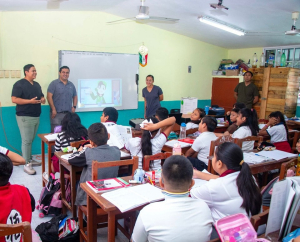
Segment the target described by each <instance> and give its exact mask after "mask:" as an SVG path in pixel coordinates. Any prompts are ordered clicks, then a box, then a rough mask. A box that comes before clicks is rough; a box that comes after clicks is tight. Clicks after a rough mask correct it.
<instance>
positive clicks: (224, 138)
mask: <svg viewBox="0 0 300 242" xmlns="http://www.w3.org/2000/svg"><path fill="white" fill-rule="evenodd" d="M225 142H231V143H236V139H234V138H232V137H231V136H229V135H227V136H221V137H219V138H217V139H216V140H212V141H211V142H210V150H209V159H208V166H207V170H208V172H210V173H212V174H216V172H215V171H214V170H213V168H212V159H211V157H212V156H213V155H214V153H215V149H216V147H217V146H218V145H220V144H223V143H225ZM238 145H239V144H238ZM239 146H240V147H242V146H241V145H239Z"/></svg>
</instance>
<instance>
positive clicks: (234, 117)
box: [226, 108, 240, 134]
mask: <svg viewBox="0 0 300 242" xmlns="http://www.w3.org/2000/svg"><path fill="white" fill-rule="evenodd" d="M239 111H240V110H239V109H238V108H234V109H232V110H231V112H230V121H231V125H229V127H228V128H227V130H226V131H228V133H229V134H233V133H234V132H235V131H236V130H237V129H238V126H237V124H236V120H237V116H238V114H239Z"/></svg>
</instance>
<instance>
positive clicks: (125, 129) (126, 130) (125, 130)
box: [118, 125, 132, 144]
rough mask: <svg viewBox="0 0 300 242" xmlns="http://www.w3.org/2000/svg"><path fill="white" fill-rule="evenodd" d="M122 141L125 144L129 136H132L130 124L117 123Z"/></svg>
mask: <svg viewBox="0 0 300 242" xmlns="http://www.w3.org/2000/svg"><path fill="white" fill-rule="evenodd" d="M118 128H119V131H120V134H121V137H122V140H123V143H124V144H125V143H126V142H127V141H128V140H129V139H130V138H132V131H131V127H130V126H123V125H118Z"/></svg>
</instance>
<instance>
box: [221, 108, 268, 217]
mask: <svg viewBox="0 0 300 242" xmlns="http://www.w3.org/2000/svg"><path fill="white" fill-rule="evenodd" d="M249 110H250V109H249ZM215 155H216V157H217V160H221V161H222V163H224V164H225V165H226V166H227V169H229V170H235V171H240V174H239V175H238V177H237V179H236V185H237V188H238V192H239V194H240V196H241V197H242V199H243V203H242V204H241V207H242V208H244V209H245V210H246V213H247V214H248V216H250V215H255V214H258V213H259V212H260V208H261V204H262V196H261V193H260V190H259V188H258V186H257V185H256V183H255V180H254V178H253V176H252V174H251V170H250V168H249V166H248V164H247V163H245V162H244V160H243V152H242V150H241V148H240V147H239V146H238V145H236V144H234V143H230V142H225V143H223V144H220V145H219V146H218V147H217V149H216V152H215Z"/></svg>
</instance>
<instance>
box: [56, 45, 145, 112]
mask: <svg viewBox="0 0 300 242" xmlns="http://www.w3.org/2000/svg"><path fill="white" fill-rule="evenodd" d="M61 66H68V67H69V68H70V76H69V81H71V82H73V83H74V85H75V87H76V90H77V96H78V104H77V108H76V111H77V112H86V111H102V110H103V109H104V108H105V107H115V108H116V109H118V110H122V109H137V107H138V71H139V56H138V55H135V54H134V55H133V54H114V53H104V52H85V51H68V50H60V51H59V67H61Z"/></svg>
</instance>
